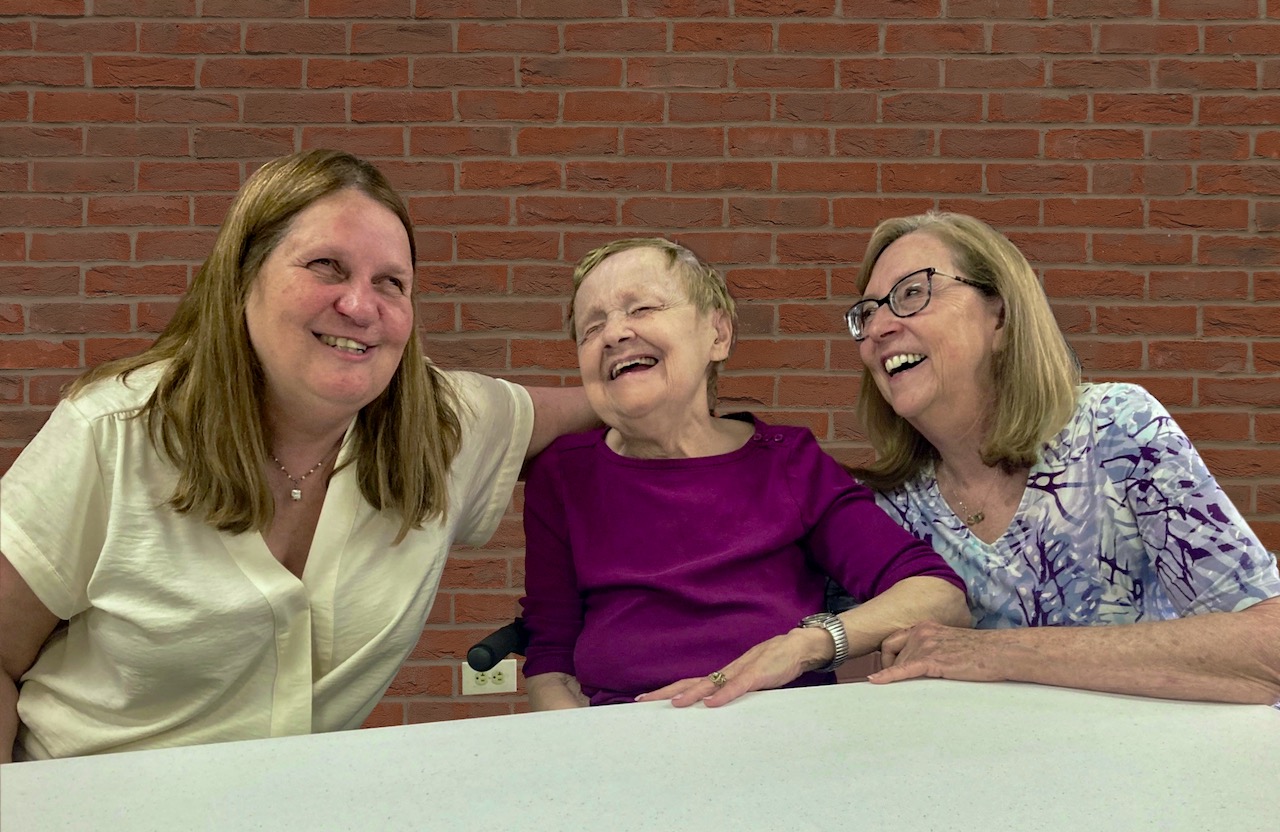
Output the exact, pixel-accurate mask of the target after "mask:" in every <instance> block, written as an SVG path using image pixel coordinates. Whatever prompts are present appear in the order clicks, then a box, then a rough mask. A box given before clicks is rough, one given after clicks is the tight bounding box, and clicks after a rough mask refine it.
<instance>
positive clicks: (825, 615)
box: [799, 612, 849, 673]
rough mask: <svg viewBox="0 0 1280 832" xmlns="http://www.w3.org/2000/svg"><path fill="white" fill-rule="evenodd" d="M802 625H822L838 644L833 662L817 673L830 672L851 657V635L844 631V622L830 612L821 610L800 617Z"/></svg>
mask: <svg viewBox="0 0 1280 832" xmlns="http://www.w3.org/2000/svg"><path fill="white" fill-rule="evenodd" d="M799 626H801V627H821V628H822V629H824V630H826V631H827V632H828V633H830V634H831V640H832V641H834V642H835V644H836V655H835V658H833V659H832V660H831V664H829V665H827V666H826V667H820V668H818V669H817V671H815V672H817V673H830V672H831V671H833V670H835V669H836V668H837V667H839V666H840V665H842V664H844V660H845V659H847V658H849V637H848V636H846V635H845V633H844V622H843V621H841V620H840V619H839V618H837V617H836V616H834V615H832V614H831V613H829V612H819V613H815V614H813V615H806V616H805V617H804V618H802V619H800V625H799Z"/></svg>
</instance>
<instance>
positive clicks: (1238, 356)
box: [1147, 341, 1249, 373]
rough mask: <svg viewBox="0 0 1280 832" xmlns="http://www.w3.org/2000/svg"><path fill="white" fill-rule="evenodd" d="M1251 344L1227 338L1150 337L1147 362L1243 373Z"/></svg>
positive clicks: (1155, 366) (1161, 367) (1182, 368)
mask: <svg viewBox="0 0 1280 832" xmlns="http://www.w3.org/2000/svg"><path fill="white" fill-rule="evenodd" d="M1248 354H1249V347H1248V345H1247V344H1242V343H1235V342H1224V341H1196V342H1186V341H1150V342H1148V343H1147V362H1148V365H1149V366H1150V368H1151V369H1153V370H1180V371H1184V372H1185V371H1192V372H1204V373H1241V372H1244V371H1245V370H1246V366H1245V364H1246V362H1247V359H1248Z"/></svg>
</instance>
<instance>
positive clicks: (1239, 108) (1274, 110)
mask: <svg viewBox="0 0 1280 832" xmlns="http://www.w3.org/2000/svg"><path fill="white" fill-rule="evenodd" d="M1277 31H1280V29H1278V30H1277ZM1277 122H1280V95H1206V96H1203V97H1202V98H1201V99H1200V123H1201V124H1256V125H1261V126H1264V127H1272V126H1274V125H1275V124H1276V123H1277Z"/></svg>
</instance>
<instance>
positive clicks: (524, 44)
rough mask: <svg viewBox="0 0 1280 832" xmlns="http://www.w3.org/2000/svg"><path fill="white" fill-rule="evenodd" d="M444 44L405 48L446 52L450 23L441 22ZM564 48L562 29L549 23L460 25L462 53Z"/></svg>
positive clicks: (521, 51)
mask: <svg viewBox="0 0 1280 832" xmlns="http://www.w3.org/2000/svg"><path fill="white" fill-rule="evenodd" d="M441 30H442V32H443V33H444V34H443V35H442V40H443V43H441V44H438V45H437V46H435V47H434V48H432V49H414V50H404V51H409V52H417V53H420V54H423V53H427V52H445V51H448V49H449V42H448V37H447V32H448V24H443V25H441ZM559 49H560V32H559V30H558V28H557V27H556V26H555V25H553V24H549V23H523V22H522V23H505V22H504V23H489V22H482V23H472V22H469V21H464V22H461V23H459V24H458V51H459V52H515V53H518V54H522V55H527V54H531V53H548V54H551V53H555V52H557V51H559ZM374 51H379V52H386V51H400V50H393V49H386V48H382V49H377V50H374Z"/></svg>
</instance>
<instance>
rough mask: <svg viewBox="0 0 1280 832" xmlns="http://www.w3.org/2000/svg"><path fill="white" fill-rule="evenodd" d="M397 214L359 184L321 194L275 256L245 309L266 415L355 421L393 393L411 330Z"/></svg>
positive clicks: (405, 253)
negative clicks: (263, 380)
mask: <svg viewBox="0 0 1280 832" xmlns="http://www.w3.org/2000/svg"><path fill="white" fill-rule="evenodd" d="M412 287H413V257H412V255H411V254H410V249H409V237H408V234H407V233H406V231H405V228H404V226H403V225H402V224H401V222H400V220H399V218H398V217H397V216H396V215H395V214H394V213H393V212H392V211H390V210H389V209H388V208H387V207H386V206H384V205H382V204H381V203H379V202H377V201H375V200H374V199H372V198H370V197H369V196H367V195H365V194H364V193H363V192H361V191H360V190H358V189H355V188H346V189H344V190H341V191H338V192H336V193H333V194H330V195H328V196H326V197H324V198H322V199H319V200H316V201H315V202H314V203H312V204H311V205H310V206H308V207H307V208H306V209H304V210H302V211H300V212H299V213H298V214H297V216H295V217H294V218H293V220H292V222H291V223H290V224H289V229H288V231H287V232H286V233H285V234H284V236H283V237H282V238H281V240H280V242H279V244H278V245H277V246H276V247H275V248H274V249H273V250H272V251H271V253H270V254H268V255H267V257H266V259H265V260H264V261H263V264H262V267H261V268H260V269H259V271H258V275H257V277H256V279H255V280H254V282H253V287H252V289H251V290H250V292H249V297H248V300H247V304H246V307H245V324H246V325H247V328H248V331H249V341H250V343H251V344H252V346H253V349H254V352H255V353H256V354H257V357H258V361H259V363H260V364H261V365H262V369H263V373H264V375H265V377H266V402H265V408H266V415H267V417H268V421H269V422H272V423H276V424H278V423H279V422H280V420H282V419H291V418H292V419H298V418H305V419H307V420H309V421H315V420H333V421H335V422H339V421H345V420H349V419H351V418H352V417H354V416H355V414H356V413H357V412H358V411H359V410H360V408H362V407H364V406H365V405H366V404H368V403H369V402H371V401H373V400H374V399H375V398H377V397H378V395H379V394H381V393H382V391H383V390H385V389H386V387H387V385H388V383H390V381H391V377H392V375H393V374H394V373H395V371H396V368H397V366H399V364H400V357H401V355H402V354H403V353H404V348H405V344H406V343H407V342H408V340H409V336H410V333H411V332H412V330H413V300H412V297H411V292H412Z"/></svg>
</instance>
